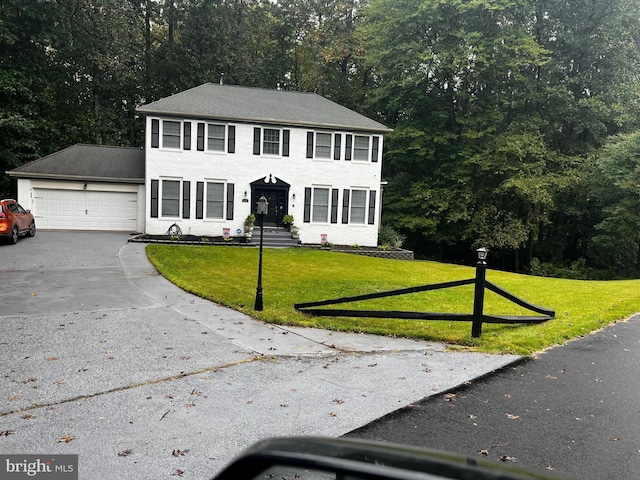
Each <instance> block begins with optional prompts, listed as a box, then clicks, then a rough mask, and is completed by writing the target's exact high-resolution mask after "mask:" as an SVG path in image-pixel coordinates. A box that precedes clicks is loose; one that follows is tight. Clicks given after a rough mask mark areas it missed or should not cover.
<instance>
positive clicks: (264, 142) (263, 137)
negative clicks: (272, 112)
mask: <svg viewBox="0 0 640 480" xmlns="http://www.w3.org/2000/svg"><path fill="white" fill-rule="evenodd" d="M267 130H269V131H273V132H278V153H273V152H269V153H266V152H265V150H266V148H265V146H266V145H270V146H273V145H275V144H276V142H274V141H269V142H267V140H266V137H267V136H266V132H267ZM282 130H283V129H282V128H272V127H262V132H261V135H260V136H261V139H260V151H261V152H262V155H263V156H265V157H281V156H282V143H283V142H282Z"/></svg>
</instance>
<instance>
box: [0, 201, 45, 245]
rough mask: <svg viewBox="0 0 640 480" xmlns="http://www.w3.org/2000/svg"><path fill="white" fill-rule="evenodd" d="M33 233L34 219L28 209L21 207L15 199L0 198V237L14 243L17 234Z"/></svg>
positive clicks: (34, 230) (34, 232)
mask: <svg viewBox="0 0 640 480" xmlns="http://www.w3.org/2000/svg"><path fill="white" fill-rule="evenodd" d="M35 234H36V221H35V220H34V219H33V215H32V214H31V212H30V211H29V210H25V209H24V208H22V207H21V206H20V204H19V203H18V202H16V201H15V200H9V199H6V200H0V237H6V238H8V239H9V241H10V242H11V243H16V242H17V241H18V236H19V235H28V236H30V237H33V236H34V235H35Z"/></svg>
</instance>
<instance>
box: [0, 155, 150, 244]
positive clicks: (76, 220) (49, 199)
mask: <svg viewBox="0 0 640 480" xmlns="http://www.w3.org/2000/svg"><path fill="white" fill-rule="evenodd" d="M7 173H8V174H9V175H11V176H13V177H16V178H17V180H18V202H19V203H20V204H21V205H23V206H24V207H25V208H29V209H30V210H31V212H32V213H33V214H34V216H35V219H36V225H37V227H38V228H39V229H45V230H101V231H126V232H131V233H133V232H143V231H144V211H145V209H144V201H145V200H144V199H145V196H144V150H142V149H140V148H124V147H105V146H96V145H74V146H73V147H70V148H67V149H65V150H61V151H60V152H56V153H54V154H51V155H48V156H46V157H43V158H41V159H39V160H36V161H34V162H31V163H28V164H26V165H23V166H21V167H18V168H16V169H14V170H11V171H10V172H7Z"/></svg>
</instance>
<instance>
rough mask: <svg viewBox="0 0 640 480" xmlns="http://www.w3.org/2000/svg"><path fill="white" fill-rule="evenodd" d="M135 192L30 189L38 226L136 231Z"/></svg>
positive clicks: (136, 202) (53, 228)
mask: <svg viewBox="0 0 640 480" xmlns="http://www.w3.org/2000/svg"><path fill="white" fill-rule="evenodd" d="M137 211H138V198H137V194H136V193H135V192H109V191H95V192H89V191H86V190H60V189H49V188H34V189H33V212H35V216H36V222H37V225H38V228H44V229H51V230H58V229H64V230H111V231H120V230H124V231H130V232H134V231H136V230H137Z"/></svg>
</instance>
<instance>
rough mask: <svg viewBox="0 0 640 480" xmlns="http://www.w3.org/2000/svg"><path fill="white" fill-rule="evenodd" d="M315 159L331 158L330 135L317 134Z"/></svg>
mask: <svg viewBox="0 0 640 480" xmlns="http://www.w3.org/2000/svg"><path fill="white" fill-rule="evenodd" d="M315 158H331V134H330V133H316V152H315Z"/></svg>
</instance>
